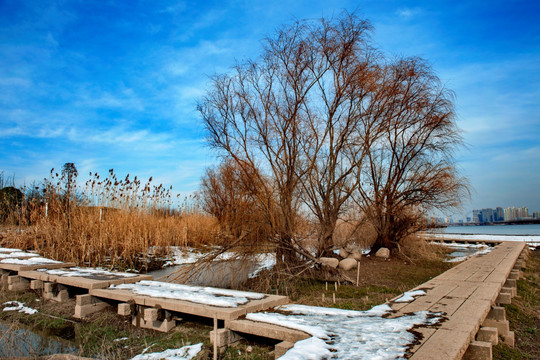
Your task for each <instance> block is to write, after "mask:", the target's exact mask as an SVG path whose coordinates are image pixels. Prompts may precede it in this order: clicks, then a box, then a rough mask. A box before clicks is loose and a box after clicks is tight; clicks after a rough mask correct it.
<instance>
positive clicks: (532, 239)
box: [424, 233, 540, 246]
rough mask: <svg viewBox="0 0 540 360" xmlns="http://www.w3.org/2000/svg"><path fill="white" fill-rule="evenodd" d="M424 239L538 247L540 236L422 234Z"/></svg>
mask: <svg viewBox="0 0 540 360" xmlns="http://www.w3.org/2000/svg"><path fill="white" fill-rule="evenodd" d="M424 237H428V238H432V239H445V240H475V241H485V240H490V241H525V242H526V243H527V244H529V245H532V246H540V235H485V234H447V233H444V234H431V233H429V234H424Z"/></svg>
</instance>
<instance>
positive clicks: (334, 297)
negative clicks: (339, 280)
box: [332, 293, 336, 304]
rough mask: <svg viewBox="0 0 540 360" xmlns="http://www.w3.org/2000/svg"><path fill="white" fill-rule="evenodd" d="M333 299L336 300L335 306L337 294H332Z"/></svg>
mask: <svg viewBox="0 0 540 360" xmlns="http://www.w3.org/2000/svg"><path fill="white" fill-rule="evenodd" d="M332 298H333V299H334V304H335V303H336V293H332Z"/></svg>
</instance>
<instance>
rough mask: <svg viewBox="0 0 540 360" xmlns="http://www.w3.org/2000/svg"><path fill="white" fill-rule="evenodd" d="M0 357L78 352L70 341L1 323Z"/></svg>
mask: <svg viewBox="0 0 540 360" xmlns="http://www.w3.org/2000/svg"><path fill="white" fill-rule="evenodd" d="M0 334H1V335H0V357H5V358H14V357H28V356H45V355H53V354H77V352H78V350H77V349H76V348H74V347H73V346H71V345H70V344H69V342H68V341H64V340H62V339H60V338H55V337H51V336H47V335H46V334H39V333H37V332H33V331H30V330H27V329H24V328H21V327H13V326H8V325H6V324H2V323H0Z"/></svg>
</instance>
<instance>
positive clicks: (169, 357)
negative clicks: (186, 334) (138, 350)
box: [131, 343, 203, 360]
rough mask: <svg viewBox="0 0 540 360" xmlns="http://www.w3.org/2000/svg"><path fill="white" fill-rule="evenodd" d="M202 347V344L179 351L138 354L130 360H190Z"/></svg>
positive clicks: (182, 348) (169, 350) (170, 350)
mask: <svg viewBox="0 0 540 360" xmlns="http://www.w3.org/2000/svg"><path fill="white" fill-rule="evenodd" d="M202 345H203V344H202V343H199V344H195V345H188V346H184V347H181V348H180V349H168V350H165V351H162V352H159V353H158V352H155V353H150V354H140V355H137V356H135V357H133V358H131V360H163V359H165V360H190V359H193V358H194V357H195V356H197V354H198V353H199V352H200V351H201V350H202Z"/></svg>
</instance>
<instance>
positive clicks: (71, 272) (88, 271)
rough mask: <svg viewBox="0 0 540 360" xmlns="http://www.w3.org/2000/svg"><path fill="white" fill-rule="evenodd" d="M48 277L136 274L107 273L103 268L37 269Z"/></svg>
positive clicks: (128, 275) (130, 275) (131, 275)
mask: <svg viewBox="0 0 540 360" xmlns="http://www.w3.org/2000/svg"><path fill="white" fill-rule="evenodd" d="M37 271H42V272H45V273H47V274H50V275H58V276H65V277H74V276H79V277H84V276H119V277H135V276H138V275H137V274H130V273H124V272H114V271H108V270H105V269H103V268H80V267H73V268H69V269H38V270H37Z"/></svg>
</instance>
